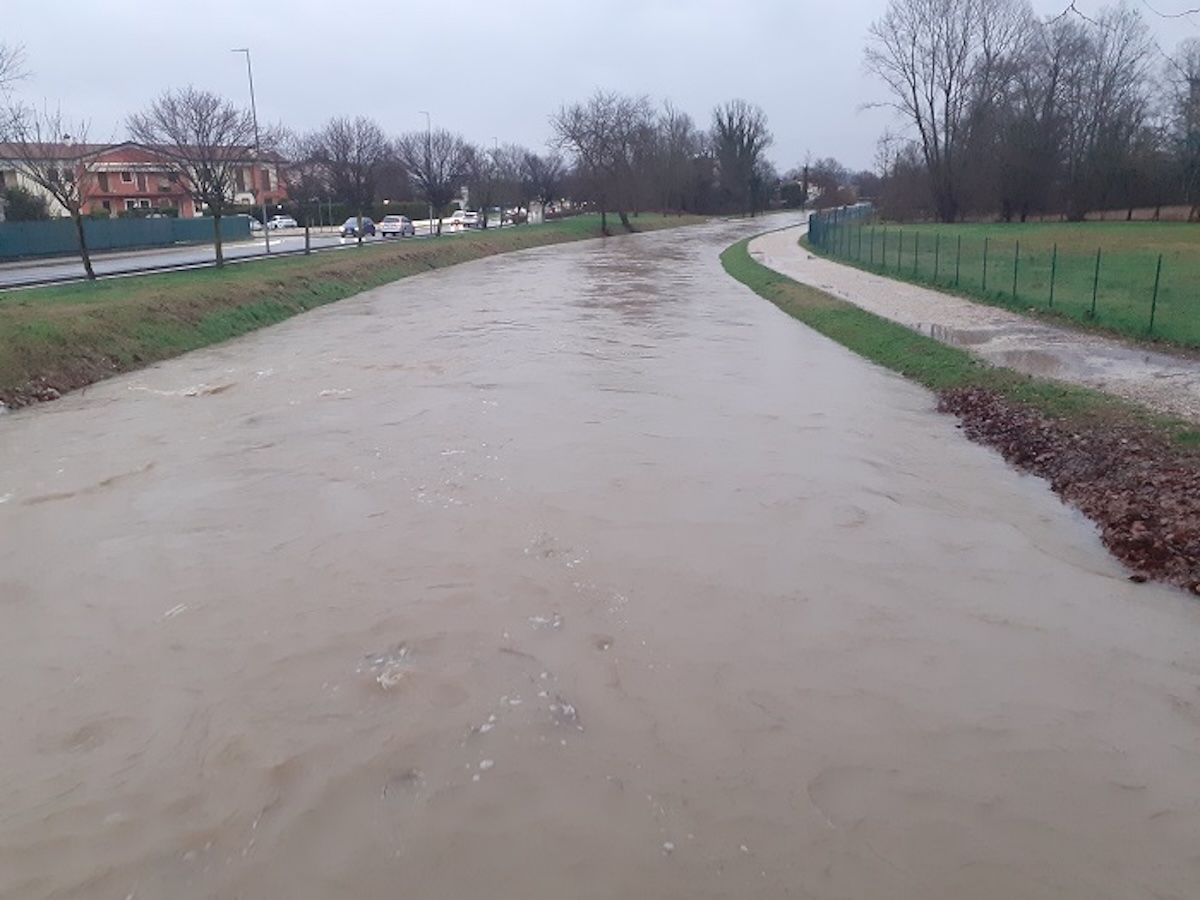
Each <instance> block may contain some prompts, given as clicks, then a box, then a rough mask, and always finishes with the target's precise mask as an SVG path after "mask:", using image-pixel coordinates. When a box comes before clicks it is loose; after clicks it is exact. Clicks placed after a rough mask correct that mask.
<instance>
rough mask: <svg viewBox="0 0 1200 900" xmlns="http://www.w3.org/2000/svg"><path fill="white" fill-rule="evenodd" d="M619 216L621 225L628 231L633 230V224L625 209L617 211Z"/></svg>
mask: <svg viewBox="0 0 1200 900" xmlns="http://www.w3.org/2000/svg"><path fill="white" fill-rule="evenodd" d="M617 217H618V218H619V219H620V220H621V225H622V226H623V227H624V228H625V230H626V231H633V225H632V224H631V223H630V221H629V214H628V213H626V212H625V211H624V210H619V211H618V212H617Z"/></svg>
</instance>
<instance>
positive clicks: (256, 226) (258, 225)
mask: <svg viewBox="0 0 1200 900" xmlns="http://www.w3.org/2000/svg"><path fill="white" fill-rule="evenodd" d="M250 230H251V231H262V222H260V221H258V219H256V218H254V216H250Z"/></svg>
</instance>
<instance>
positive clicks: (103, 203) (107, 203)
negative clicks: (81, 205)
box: [100, 200, 112, 212]
mask: <svg viewBox="0 0 1200 900" xmlns="http://www.w3.org/2000/svg"><path fill="white" fill-rule="evenodd" d="M100 205H101V206H103V207H104V209H105V211H106V212H112V201H111V200H102V201H101V202H100Z"/></svg>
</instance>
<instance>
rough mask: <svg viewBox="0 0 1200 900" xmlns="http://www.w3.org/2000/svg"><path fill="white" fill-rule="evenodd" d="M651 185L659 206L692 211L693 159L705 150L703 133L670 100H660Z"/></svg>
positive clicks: (668, 209)
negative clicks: (660, 108)
mask: <svg viewBox="0 0 1200 900" xmlns="http://www.w3.org/2000/svg"><path fill="white" fill-rule="evenodd" d="M655 125H656V128H655V150H656V153H655V161H654V178H653V181H654V185H655V188H656V194H657V199H658V206H659V209H660V210H661V211H662V212H664V213H665V212H668V211H670V210H678V211H683V210H690V211H693V212H694V211H695V210H696V209H697V207H698V205H699V204H698V202H697V193H696V191H695V187H696V185H695V160H696V159H697V158H698V157H700V156H701V155H702V154H703V153H704V135H703V134H701V133H700V130H699V129H698V128H697V127H696V123H695V122H694V121H693V120H692V117H691V116H689V115H688V114H687V113H685V112H682V111H681V110H679V109H676V108H675V107H674V106H673V105H671V103H670V101H668V102H666V103H664V104H663V107H662V110H661V111H660V112H659V114H658V121H657V122H656V123H655Z"/></svg>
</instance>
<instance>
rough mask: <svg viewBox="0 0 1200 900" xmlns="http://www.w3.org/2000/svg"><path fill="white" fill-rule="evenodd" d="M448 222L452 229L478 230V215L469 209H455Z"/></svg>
mask: <svg viewBox="0 0 1200 900" xmlns="http://www.w3.org/2000/svg"><path fill="white" fill-rule="evenodd" d="M449 221H450V225H451V226H452V227H458V228H478V227H479V213H477V212H475V211H474V210H471V209H456V210H455V211H454V213H453V215H451V216H450V220H449Z"/></svg>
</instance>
